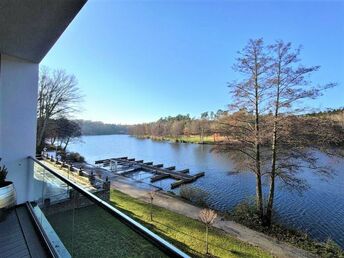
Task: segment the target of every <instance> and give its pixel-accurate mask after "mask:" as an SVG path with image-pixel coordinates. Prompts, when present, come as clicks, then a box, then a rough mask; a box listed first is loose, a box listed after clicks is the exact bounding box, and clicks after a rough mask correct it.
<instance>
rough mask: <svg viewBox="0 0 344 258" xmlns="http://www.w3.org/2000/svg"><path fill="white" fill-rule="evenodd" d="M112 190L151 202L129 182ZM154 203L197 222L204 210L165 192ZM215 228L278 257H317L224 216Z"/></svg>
mask: <svg viewBox="0 0 344 258" xmlns="http://www.w3.org/2000/svg"><path fill="white" fill-rule="evenodd" d="M119 179H120V178H119ZM111 189H114V190H117V191H120V192H122V193H124V194H127V195H129V196H131V197H133V198H135V199H138V200H141V201H143V202H145V203H147V204H148V203H149V202H150V199H149V195H148V193H149V192H150V190H148V189H143V188H139V187H137V186H136V185H135V184H134V183H130V182H129V181H128V180H121V179H120V180H116V181H112V182H111ZM153 203H154V205H156V206H159V207H162V208H165V209H168V210H170V211H172V212H175V213H178V214H180V215H184V216H186V217H189V218H192V219H196V220H199V218H198V214H199V212H200V211H201V210H202V208H199V207H197V206H195V205H193V204H191V203H188V202H185V201H183V200H181V199H179V198H175V197H173V196H171V195H169V194H166V193H165V192H164V191H157V193H156V195H155V197H154V201H153ZM213 227H215V228H218V229H221V230H223V231H224V232H226V233H228V234H230V235H231V236H233V237H235V238H237V239H239V240H241V241H243V242H246V243H249V244H251V245H253V246H258V247H260V248H262V249H263V250H265V251H268V252H269V253H271V254H272V255H276V256H278V257H301V258H302V257H316V256H315V255H313V254H311V253H308V252H307V251H305V250H303V249H299V248H297V247H294V246H292V245H289V244H287V243H283V242H280V241H277V240H275V239H273V238H272V237H270V236H267V235H265V234H263V233H260V232H257V231H254V230H252V229H249V228H247V227H245V226H243V225H241V224H239V223H236V222H234V221H230V220H225V218H224V217H222V216H219V217H218V218H217V219H216V220H215V223H214V225H213Z"/></svg>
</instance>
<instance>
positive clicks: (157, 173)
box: [95, 157, 205, 189]
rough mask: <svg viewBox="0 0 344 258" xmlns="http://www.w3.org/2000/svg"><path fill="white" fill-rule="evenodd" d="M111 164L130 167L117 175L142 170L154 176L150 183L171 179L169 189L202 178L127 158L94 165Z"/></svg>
mask: <svg viewBox="0 0 344 258" xmlns="http://www.w3.org/2000/svg"><path fill="white" fill-rule="evenodd" d="M111 162H117V163H118V164H119V165H123V166H128V167H132V169H127V170H126V171H123V172H119V173H118V174H122V175H123V174H128V173H130V172H129V171H131V172H133V171H137V170H144V171H149V172H152V173H153V174H154V176H152V178H151V182H156V181H159V180H163V179H166V178H173V179H175V180H176V181H175V182H173V183H172V184H171V188H172V189H173V188H176V187H179V186H181V185H183V184H188V183H192V182H194V181H196V180H197V179H198V178H199V177H202V176H204V174H205V173H204V172H199V173H197V174H194V175H189V174H188V173H189V172H190V170H189V169H184V170H179V171H177V170H176V167H175V166H171V167H166V168H164V165H163V164H157V165H153V162H144V161H143V160H135V159H134V158H130V159H128V157H120V158H112V159H102V160H97V161H96V162H95V164H103V166H109V165H110V163H111Z"/></svg>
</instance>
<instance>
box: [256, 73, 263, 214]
mask: <svg viewBox="0 0 344 258" xmlns="http://www.w3.org/2000/svg"><path fill="white" fill-rule="evenodd" d="M258 87H259V86H258V78H257V76H256V78H255V97H256V100H255V149H256V181H257V182H256V206H257V207H256V208H257V212H258V214H259V216H260V218H261V219H262V218H263V193H262V175H261V166H260V131H259V123H260V121H259V93H258Z"/></svg>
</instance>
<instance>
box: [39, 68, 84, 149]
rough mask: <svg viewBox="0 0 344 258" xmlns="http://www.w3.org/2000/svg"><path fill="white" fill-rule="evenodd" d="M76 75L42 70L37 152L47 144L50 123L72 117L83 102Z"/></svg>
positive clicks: (60, 71)
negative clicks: (47, 130) (57, 118)
mask: <svg viewBox="0 0 344 258" xmlns="http://www.w3.org/2000/svg"><path fill="white" fill-rule="evenodd" d="M77 85H78V83H77V80H76V78H75V76H74V75H72V74H67V73H66V72H65V71H64V70H53V71H50V70H49V69H48V68H47V67H43V68H42V69H41V70H40V78H39V91H38V102H37V118H38V121H37V152H38V153H40V152H41V150H42V149H43V147H44V144H45V137H46V135H45V133H46V128H47V124H48V121H49V120H50V119H52V118H56V117H61V116H67V115H68V116H71V115H72V114H73V112H75V111H76V110H77V104H78V103H79V102H80V101H81V100H82V95H81V93H80V90H79V88H78V86H77Z"/></svg>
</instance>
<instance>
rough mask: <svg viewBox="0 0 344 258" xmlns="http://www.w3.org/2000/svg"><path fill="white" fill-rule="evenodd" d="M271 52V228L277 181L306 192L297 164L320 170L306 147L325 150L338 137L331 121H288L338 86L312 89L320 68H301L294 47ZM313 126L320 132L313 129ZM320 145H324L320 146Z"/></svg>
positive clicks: (286, 45) (278, 44) (274, 47)
mask: <svg viewBox="0 0 344 258" xmlns="http://www.w3.org/2000/svg"><path fill="white" fill-rule="evenodd" d="M269 48H270V50H271V51H272V60H273V64H272V66H271V78H270V84H271V86H272V87H271V92H270V105H271V111H272V121H273V122H272V140H271V169H270V173H269V177H270V187H269V197H268V203H267V209H266V216H265V218H266V223H267V224H268V225H270V224H271V219H272V210H273V202H274V193H275V181H276V177H280V178H282V180H283V181H284V182H285V183H287V184H292V185H293V188H298V189H303V188H305V182H303V181H302V180H299V179H297V177H296V176H295V174H296V173H297V170H300V166H298V165H296V164H297V160H302V162H303V163H304V164H308V165H309V166H310V167H311V168H313V169H320V167H319V166H318V165H317V164H316V162H315V161H316V159H315V158H314V156H313V155H312V152H309V151H308V152H306V153H304V151H303V150H304V148H305V147H307V146H308V147H310V148H313V147H316V146H317V147H318V148H321V149H323V147H326V146H329V145H330V144H329V141H328V140H329V139H330V138H329V137H330V135H333V136H334V135H335V133H334V131H333V130H331V128H333V126H329V125H332V123H331V122H329V121H326V123H323V121H319V119H317V121H315V119H312V121H310V119H305V118H298V117H286V115H288V114H295V113H297V112H300V111H301V110H302V109H300V106H298V110H295V109H294V106H295V105H296V104H298V102H300V101H301V100H304V99H307V98H310V99H314V98H317V97H318V96H319V95H320V94H321V92H322V91H323V90H325V89H328V88H330V87H333V86H335V84H333V83H330V84H327V85H324V86H313V84H312V83H311V82H310V81H309V80H308V79H307V78H308V76H309V75H310V74H312V73H314V72H316V71H318V70H319V68H320V67H319V66H311V67H305V66H302V65H300V64H299V62H300V58H299V55H300V47H299V48H296V49H293V48H292V44H291V43H285V42H283V41H281V40H280V41H277V42H276V43H275V44H273V45H271V46H269ZM282 120H283V122H282V123H281V121H282ZM288 123H289V124H288ZM293 123H294V124H293ZM313 123H314V124H313ZM296 125H302V126H298V128H297V130H295V127H296ZM314 125H316V126H317V128H314ZM285 128H292V132H293V134H292V135H291V134H290V130H289V131H286V130H285ZM328 133H330V135H328ZM314 137H316V139H317V141H316V142H315V141H312V139H314ZM332 140H333V139H332ZM309 143H311V144H309ZM319 143H322V144H321V146H320V145H319ZM321 169H324V167H322V168H321Z"/></svg>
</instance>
